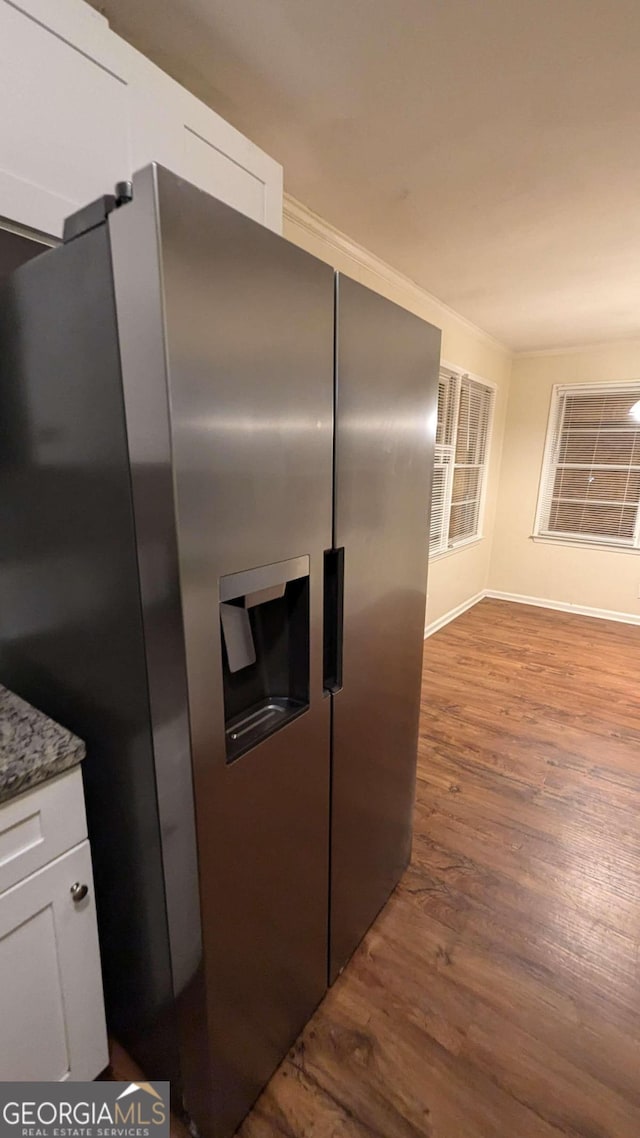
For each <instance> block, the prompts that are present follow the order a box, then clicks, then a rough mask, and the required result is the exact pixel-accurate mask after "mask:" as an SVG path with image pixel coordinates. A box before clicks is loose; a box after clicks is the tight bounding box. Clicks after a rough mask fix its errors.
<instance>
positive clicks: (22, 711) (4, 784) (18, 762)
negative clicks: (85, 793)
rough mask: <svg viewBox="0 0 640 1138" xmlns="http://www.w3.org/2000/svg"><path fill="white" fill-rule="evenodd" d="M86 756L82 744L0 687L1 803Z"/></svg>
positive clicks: (69, 733) (79, 740)
mask: <svg viewBox="0 0 640 1138" xmlns="http://www.w3.org/2000/svg"><path fill="white" fill-rule="evenodd" d="M84 756H85V745H84V743H83V742H82V740H81V739H78V738H77V737H76V736H75V735H72V734H71V732H70V731H67V730H65V728H64V727H60V725H59V724H58V723H54V722H53V719H49V718H48V717H47V716H46V715H43V714H42V712H41V711H36V709H35V707H31V705H30V704H28V703H25V701H24V700H23V699H20V697H19V696H17V695H14V694H13V692H10V691H7V689H6V688H3V687H2V685H0V802H6V801H7V799H9V798H14V797H15V795H16V794H21V793H22V791H23V790H29V789H30V788H31V787H32V786H37V784H38V783H40V782H45V780H46V779H48V778H52V777H53V776H54V775H56V774H60V773H61V772H62V771H66V770H68V769H69V767H74V766H75V765H76V763H79V762H81V761H82V759H83V758H84Z"/></svg>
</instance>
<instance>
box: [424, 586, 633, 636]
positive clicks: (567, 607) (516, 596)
mask: <svg viewBox="0 0 640 1138" xmlns="http://www.w3.org/2000/svg"><path fill="white" fill-rule="evenodd" d="M485 597H488V598H489V599H491V600H494V601H513V602H514V603H515V604H518V605H533V606H534V607H535V608H539V609H555V610H556V611H557V612H572V613H575V615H576V616H592V617H595V618H596V620H617V621H619V623H620V624H640V613H633V612H616V610H615V609H597V608H591V607H590V606H589V605H572V604H570V603H569V602H568V601H552V600H548V599H547V598H545V597H525V596H524V594H522V593H503V592H500V590H499V589H483V590H482V592H480V593H476V594H475V596H473V597H469V598H468V600H466V601H463V602H462V604H460V605H456V607H455V608H454V609H450V611H449V612H446V613H445V614H444V616H441V617H438V620H434V621H433V622H432V623H431V624H428V625H427V627H426V628H425V630H424V638H425V640H426V639H427V637H429V636H433V634H434V632H438V631H439V630H440V629H441V628H444V626H445V625H446V624H449V623H450V622H451V621H452V620H455V619H456V617H459V616H462V614H463V612H466V611H467V609H470V608H473V606H474V605H477V603H478V601H481V600H483V599H484V598H485Z"/></svg>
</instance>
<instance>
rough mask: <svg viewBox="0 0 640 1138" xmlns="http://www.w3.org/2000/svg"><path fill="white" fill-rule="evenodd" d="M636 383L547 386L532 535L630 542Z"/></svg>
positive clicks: (638, 439) (638, 490)
mask: <svg viewBox="0 0 640 1138" xmlns="http://www.w3.org/2000/svg"><path fill="white" fill-rule="evenodd" d="M638 400H640V383H638V384H635V385H633V386H631V385H628V384H625V385H622V386H615V385H612V384H609V385H607V386H606V387H588V388H584V387H558V388H556V389H555V391H554V397H553V400H552V406H551V416H550V420H549V430H548V434H547V445H546V450H545V458H544V463H543V469H542V477H541V481H540V495H539V500H538V512H537V516H536V526H535V533H536V535H537V536H542V537H554V538H557V539H559V540H562V539H565V540H567V541H580V542H586V543H592V542H593V543H598V544H606V545H623V546H630V547H631V548H636V549H637V548H638V547H639V545H640V534H639V528H638V515H639V513H640V510H639V507H640V422H638V421H637V420H636V419H635V418H634V417H633V415H632V414H631V409H632V407H633V406H634V404H635V403H637V402H638Z"/></svg>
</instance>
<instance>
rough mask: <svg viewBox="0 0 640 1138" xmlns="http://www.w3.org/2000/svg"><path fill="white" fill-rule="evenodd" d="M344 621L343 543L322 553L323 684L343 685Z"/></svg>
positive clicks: (333, 688) (330, 687)
mask: <svg viewBox="0 0 640 1138" xmlns="http://www.w3.org/2000/svg"><path fill="white" fill-rule="evenodd" d="M343 624H344V546H341V548H340V549H326V550H325V554H324V646H323V687H324V690H325V691H326V692H337V691H340V688H341V687H342V636H343Z"/></svg>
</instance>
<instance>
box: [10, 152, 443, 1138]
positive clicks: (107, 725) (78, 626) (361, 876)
mask: <svg viewBox="0 0 640 1138" xmlns="http://www.w3.org/2000/svg"><path fill="white" fill-rule="evenodd" d="M128 198H129V194H128V193H124V194H123V195H122V196H121V197H120V198H119V199H118V200H114V198H110V197H107V198H104V199H101V200H100V201H99V202H96V203H92V204H91V205H90V206H89V207H87V209H85V210H83V211H81V212H80V213H79V214H78V215H75V216H74V217H73V218H71V219H70V220H69V222H68V224H67V227H66V231H65V241H64V243H63V244H62V245H61V246H60V247H58V248H57V249H54V250H51V251H49V252H47V253H44V254H43V255H42V256H39V257H37V258H35V259H34V260H32V261H30V262H29V263H28V264H26V265H24V266H23V267H22V268H21V269H19V270H18V271H17V272H16V273H15V274H14V275H13V276H12V277H11V278H10V281H9V283H8V284H7V286H6V287H5V288H4V291H3V294H2V302H1V304H0V388H1V394H0V400H1V401H2V406H1V412H2V421H3V426H4V431H5V442H4V443H3V447H2V452H1V458H0V461H1V462H2V479H1V490H0V501H1V503H2V518H3V521H2V570H1V577H0V590H1V591H0V640H1V654H0V678H1V680H2V682H3V683H5V684H7V685H9V686H10V687H13V688H14V689H15V690H16V691H17V692H19V693H20V694H21V695H23V696H25V697H26V698H27V699H29V700H31V701H32V702H33V703H35V704H36V705H38V706H39V707H41V708H42V709H43V710H44V711H46V712H48V713H49V714H50V715H52V716H54V717H55V718H58V719H59V720H61V721H62V722H63V723H64V724H66V725H67V726H68V727H70V728H72V729H73V730H75V731H76V732H77V733H78V734H79V735H81V736H83V737H84V738H85V739H86V741H87V744H88V758H87V760H86V763H85V768H84V776H85V783H86V796H87V809H88V817H89V828H90V838H91V842H92V850H93V858H94V868H95V881H96V891H97V905H98V915H99V922H100V932H101V945H102V954H103V968H104V979H105V990H106V1001H107V1009H108V1016H109V1026H110V1029H111V1031H112V1033H113V1034H114V1035H115V1036H116V1037H118V1038H119V1039H120V1041H121V1042H122V1043H123V1044H124V1045H125V1047H127V1048H128V1049H129V1050H130V1052H131V1053H132V1055H133V1057H134V1058H135V1059H137V1060H138V1062H139V1063H140V1064H141V1066H142V1067H143V1069H144V1070H145V1072H146V1074H147V1076H148V1077H150V1078H156V1079H170V1080H171V1082H172V1091H173V1095H174V1103H175V1104H176V1105H177V1106H184V1107H185V1109H186V1110H187V1112H188V1113H189V1115H190V1116H191V1117H192V1119H193V1120H194V1122H195V1124H196V1126H197V1128H198V1130H199V1131H200V1132H201V1133H202V1134H203V1135H205V1136H207V1138H222V1136H227V1135H229V1134H231V1133H232V1132H233V1130H234V1128H235V1127H236V1126H237V1124H238V1123H239V1122H240V1120H241V1118H242V1117H243V1115H244V1114H245V1113H246V1111H247V1110H248V1109H249V1107H250V1106H251V1104H252V1102H253V1101H254V1100H255V1098H256V1096H257V1094H258V1093H259V1091H260V1089H261V1088H262V1087H263V1085H264V1084H265V1082H266V1081H267V1079H268V1078H269V1076H270V1075H271V1073H272V1072H273V1070H274V1068H275V1067H276V1065H277V1064H278V1062H279V1061H280V1059H281V1058H282V1057H283V1055H284V1053H285V1052H286V1049H287V1047H288V1046H289V1045H290V1044H291V1042H292V1041H293V1039H294V1038H295V1036H296V1035H297V1033H298V1032H299V1030H300V1029H301V1028H302V1026H303V1025H304V1023H305V1022H306V1020H307V1019H308V1018H309V1016H310V1015H311V1013H312V1012H313V1010H314V1008H315V1007H316V1005H317V1004H318V1002H319V1001H320V1000H321V998H322V996H323V994H324V992H325V990H326V987H327V983H328V982H331V981H332V980H333V979H334V978H335V976H336V975H337V974H338V972H339V971H340V969H341V968H342V967H343V965H344V964H345V963H346V961H347V960H348V958H349V957H350V955H351V953H352V952H353V951H354V949H355V948H356V946H357V944H358V943H359V941H360V939H361V938H362V936H363V934H364V932H365V931H366V929H367V928H368V926H369V925H370V923H371V922H372V920H373V919H374V918H375V916H376V914H377V913H378V911H379V910H380V908H381V907H382V906H383V905H384V903H385V901H386V899H387V897H388V895H389V893H390V892H391V890H392V889H393V887H394V885H395V884H396V883H397V881H398V878H399V876H400V874H401V873H402V870H403V868H404V866H405V865H406V863H407V860H408V858H409V853H410V844H411V815H412V806H413V795H414V782H415V763H416V746H417V730H418V708H419V693H420V664H421V650H422V636H423V624H424V605H425V589H426V576H427V534H428V524H427V523H428V510H429V500H430V480H431V465H432V454H433V440H434V435H435V418H436V399H437V372H438V359H439V344H440V334H439V331H438V330H437V329H435V328H433V327H431V326H430V325H429V324H426V323H425V322H424V321H422V320H420V319H418V318H417V317H416V316H413V315H412V314H410V313H409V312H407V311H405V310H404V309H402V308H400V307H398V306H396V305H394V304H392V303H390V302H389V301H387V300H385V299H383V298H382V297H380V296H379V295H377V294H375V293H373V292H370V291H369V290H367V289H366V288H364V287H363V286H361V285H359V284H357V283H356V282H354V281H352V280H350V279H349V278H347V277H345V276H342V275H336V274H335V273H334V271H333V270H332V269H331V268H330V267H329V266H328V265H326V264H323V263H321V262H320V261H318V260H316V259H315V258H313V257H311V256H309V255H308V254H307V253H306V252H304V251H303V250H301V249H299V248H297V247H296V246H294V245H292V244H290V243H289V242H287V241H285V240H283V239H282V238H280V237H278V236H276V235H275V234H274V233H272V232H270V231H269V230H267V229H265V228H263V227H261V226H260V225H257V224H256V223H254V222H252V221H250V220H248V219H246V218H245V217H243V216H241V215H240V214H239V213H237V212H235V211H234V210H233V209H230V208H229V207H227V206H225V205H223V204H221V203H220V202H218V201H217V200H215V199H214V198H212V197H210V196H208V195H207V194H204V193H202V192H200V191H199V190H197V189H195V188H194V187H193V186H191V185H189V184H187V183H185V182H184V181H181V180H180V179H179V178H177V177H175V176H174V175H172V174H171V173H169V172H168V171H166V170H164V169H162V168H159V167H156V166H150V167H148V168H147V169H145V170H143V171H142V172H141V173H139V174H138V175H137V176H136V177H135V178H134V182H133V193H132V198H131V200H128Z"/></svg>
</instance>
